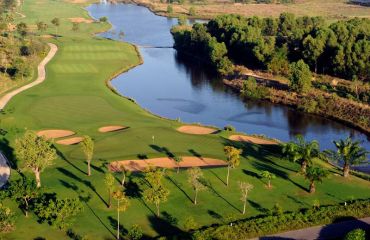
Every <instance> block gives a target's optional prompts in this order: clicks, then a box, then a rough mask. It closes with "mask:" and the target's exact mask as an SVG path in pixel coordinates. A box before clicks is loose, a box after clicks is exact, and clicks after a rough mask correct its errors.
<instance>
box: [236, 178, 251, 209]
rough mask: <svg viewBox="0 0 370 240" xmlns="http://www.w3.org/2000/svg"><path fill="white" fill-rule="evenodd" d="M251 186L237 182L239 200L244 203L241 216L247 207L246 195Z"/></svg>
mask: <svg viewBox="0 0 370 240" xmlns="http://www.w3.org/2000/svg"><path fill="white" fill-rule="evenodd" d="M253 187H254V186H253V185H252V184H250V183H247V182H239V188H240V192H241V198H240V200H241V201H242V202H243V203H244V205H243V214H245V210H246V206H247V198H248V193H249V192H250V191H251V190H252V189H253Z"/></svg>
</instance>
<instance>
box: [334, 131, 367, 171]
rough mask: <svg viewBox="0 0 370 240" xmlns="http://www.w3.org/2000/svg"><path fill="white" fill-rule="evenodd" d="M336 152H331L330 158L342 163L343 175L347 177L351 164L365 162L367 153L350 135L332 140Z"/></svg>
mask: <svg viewBox="0 0 370 240" xmlns="http://www.w3.org/2000/svg"><path fill="white" fill-rule="evenodd" d="M333 143H334V145H335V147H336V148H337V152H336V153H335V152H331V151H329V153H331V154H330V155H331V158H332V159H333V160H335V161H339V162H342V163H343V177H348V176H349V172H350V168H351V166H354V165H359V164H361V163H367V154H368V153H369V152H368V151H366V149H365V148H363V147H361V146H360V142H359V141H355V142H353V141H352V139H351V138H350V137H348V138H347V139H346V140H343V139H341V140H339V141H338V142H337V141H333Z"/></svg>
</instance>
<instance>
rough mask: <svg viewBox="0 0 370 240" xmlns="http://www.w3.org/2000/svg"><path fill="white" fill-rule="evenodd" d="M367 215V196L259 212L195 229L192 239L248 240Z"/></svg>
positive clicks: (368, 201)
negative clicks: (273, 212) (341, 201)
mask: <svg viewBox="0 0 370 240" xmlns="http://www.w3.org/2000/svg"><path fill="white" fill-rule="evenodd" d="M369 215H370V199H366V200H357V201H353V202H351V203H347V205H345V204H338V205H330V206H320V208H319V209H314V208H309V209H301V210H300V211H297V212H286V213H282V214H279V215H275V216H272V215H263V216H257V217H252V218H247V219H243V220H239V221H236V222H234V223H233V226H232V227H230V224H229V223H226V224H223V225H216V226H212V227H208V228H203V229H202V230H198V231H196V232H195V233H194V234H193V237H194V239H199V240H200V239H215V240H216V239H217V240H223V239H225V240H226V239H248V238H253V237H257V236H262V235H269V234H273V233H277V232H283V231H287V230H294V229H300V228H306V227H311V226H315V225H323V224H330V223H332V222H336V221H337V220H338V219H340V218H341V217H343V216H353V217H356V218H361V217H365V216H369Z"/></svg>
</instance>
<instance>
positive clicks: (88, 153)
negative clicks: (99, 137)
mask: <svg viewBox="0 0 370 240" xmlns="http://www.w3.org/2000/svg"><path fill="white" fill-rule="evenodd" d="M81 147H82V150H83V152H84V154H85V157H86V161H87V175H88V176H91V166H90V165H91V160H92V158H93V155H94V141H93V140H92V139H91V137H89V136H84V139H83V141H82V142H81Z"/></svg>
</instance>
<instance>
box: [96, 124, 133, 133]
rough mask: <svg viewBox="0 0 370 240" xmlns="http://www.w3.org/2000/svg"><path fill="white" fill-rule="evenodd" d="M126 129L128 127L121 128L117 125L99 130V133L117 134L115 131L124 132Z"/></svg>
mask: <svg viewBox="0 0 370 240" xmlns="http://www.w3.org/2000/svg"><path fill="white" fill-rule="evenodd" d="M126 128H127V127H124V126H119V125H116V126H105V127H101V128H99V132H101V133H106V132H115V131H119V130H123V129H126Z"/></svg>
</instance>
